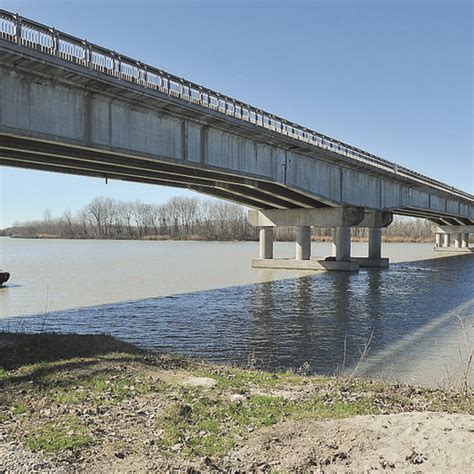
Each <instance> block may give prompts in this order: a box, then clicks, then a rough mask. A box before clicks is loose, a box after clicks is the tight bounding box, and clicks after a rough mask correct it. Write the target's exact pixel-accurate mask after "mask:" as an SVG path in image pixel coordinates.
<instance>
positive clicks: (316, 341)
mask: <svg viewBox="0 0 474 474" xmlns="http://www.w3.org/2000/svg"><path fill="white" fill-rule="evenodd" d="M473 278H474V259H472V258H470V257H466V256H460V257H451V258H449V259H448V258H444V259H435V260H425V261H420V262H410V263H401V264H395V265H392V267H391V268H390V269H388V270H383V271H380V270H368V271H361V272H360V273H358V274H343V273H329V272H328V273H324V274H321V273H319V274H315V275H311V276H305V277H301V278H294V279H293V278H292V279H288V280H276V281H271V282H266V283H260V284H253V285H243V286H235V287H231V288H223V289H217V290H210V291H200V292H194V293H187V294H181V295H174V297H172V298H167V297H163V298H150V299H145V300H139V301H132V302H126V303H120V304H110V305H101V306H94V307H88V308H80V309H75V310H67V311H60V312H55V313H50V314H46V315H38V316H34V317H21V318H20V317H18V318H9V319H5V320H0V330H7V331H26V332H41V331H59V332H74V333H79V334H85V333H94V334H98V333H107V334H110V335H113V336H116V337H118V338H120V339H122V340H125V341H127V342H132V343H134V344H137V345H139V346H142V347H146V348H152V349H158V350H162V351H167V352H174V353H180V354H185V355H192V356H196V357H201V358H204V359H208V360H211V361H217V362H228V363H240V364H247V363H248V360H249V358H252V361H254V362H255V361H256V362H257V364H256V365H257V366H260V367H263V368H268V369H288V368H298V367H300V366H302V365H303V364H306V363H308V364H310V366H311V367H312V368H313V370H314V371H315V372H318V373H326V374H331V373H334V372H335V371H337V370H340V369H341V368H342V367H343V366H345V367H346V368H348V367H351V366H354V365H355V364H356V363H357V361H358V360H359V358H360V354H361V351H362V350H363V348H364V346H365V344H366V343H367V341H368V340H369V339H371V343H370V354H371V355H373V354H374V353H377V352H380V351H384V350H386V349H387V348H389V347H390V346H391V345H393V344H396V343H397V342H399V341H400V340H402V339H403V338H405V337H407V336H409V335H410V334H411V333H413V332H414V331H417V330H419V329H420V328H422V327H423V326H425V325H427V324H429V323H431V322H433V321H434V320H436V319H437V318H439V317H441V316H442V315H444V314H446V313H447V312H449V311H452V310H453V309H454V308H456V307H458V306H459V305H461V304H462V303H464V302H466V301H468V300H470V299H471V298H472V290H473V287H472V285H473V283H472V282H473Z"/></svg>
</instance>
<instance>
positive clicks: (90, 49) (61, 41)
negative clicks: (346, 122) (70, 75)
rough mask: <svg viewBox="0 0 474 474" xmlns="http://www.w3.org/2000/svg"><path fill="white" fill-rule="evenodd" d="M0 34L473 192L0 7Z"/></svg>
mask: <svg viewBox="0 0 474 474" xmlns="http://www.w3.org/2000/svg"><path fill="white" fill-rule="evenodd" d="M0 38H1V39H3V40H6V41H10V42H12V43H15V44H18V45H21V46H25V47H27V48H31V49H34V50H36V51H41V52H42V53H45V54H49V55H51V56H55V57H58V58H61V59H63V60H65V61H68V62H71V63H75V64H79V65H81V66H84V67H86V68H88V69H93V70H96V71H99V72H101V73H103V74H107V75H108V76H112V77H115V78H117V79H121V80H124V81H127V82H130V83H133V84H138V85H140V86H142V87H145V88H147V89H151V90H155V91H159V92H162V93H164V94H167V95H169V96H172V97H176V98H179V99H181V100H183V101H185V102H188V103H192V104H196V105H199V106H201V107H203V108H206V109H211V110H214V111H216V112H220V113H222V114H225V115H228V116H230V117H234V118H237V119H240V120H242V121H244V122H248V123H251V124H254V125H256V126H259V127H263V128H265V129H267V130H270V131H272V132H276V133H279V134H281V135H285V136H288V137H290V138H293V139H296V140H300V141H302V142H304V143H308V144H310V145H314V146H316V147H319V148H323V149H326V150H329V151H332V152H335V153H337V154H340V155H343V156H345V157H348V158H351V159H353V160H355V161H359V162H362V163H366V164H369V165H372V166H375V167H377V168H380V169H383V170H385V171H389V172H392V173H394V174H396V175H398V176H402V177H405V178H409V179H411V180H414V181H416V182H418V183H420V184H423V185H427V186H430V187H433V188H436V189H439V190H441V191H444V192H447V193H450V194H452V195H455V196H458V197H461V198H464V199H468V200H471V201H473V200H474V196H473V195H471V194H469V193H466V192H464V191H462V190H459V189H456V188H454V187H451V186H448V185H446V184H444V183H442V182H440V181H437V180H434V179H432V178H429V177H427V176H424V175H422V174H419V173H416V172H414V171H411V170H409V169H408V168H404V167H403V166H399V165H397V164H395V163H393V162H391V161H388V160H385V159H383V158H380V157H379V156H377V155H374V154H372V153H368V152H366V151H363V150H361V149H359V148H356V147H354V146H352V145H348V144H347V143H343V142H340V141H339V140H335V139H333V138H330V137H328V136H326V135H323V134H321V133H319V132H315V131H314V130H309V129H307V128H305V127H302V126H300V125H297V124H295V123H293V122H290V121H288V120H285V119H283V118H280V117H277V116H275V115H273V114H270V113H268V112H265V111H263V110H261V109H257V108H255V107H252V106H251V105H248V104H245V103H244V102H240V101H238V100H236V99H233V98H231V97H228V96H226V95H222V94H220V93H218V92H215V91H213V90H211V89H207V88H205V87H203V86H201V85H199V84H195V83H193V82H190V81H188V80H186V79H183V78H179V77H177V76H174V75H172V74H170V73H168V72H166V71H163V70H162V69H157V68H154V67H152V66H149V65H147V64H143V63H142V62H140V61H136V60H135V59H132V58H129V57H126V56H123V55H120V54H117V53H115V52H113V51H110V50H108V49H106V48H103V47H101V46H98V45H95V44H92V43H89V42H88V41H86V40H81V39H79V38H76V37H74V36H71V35H68V34H66V33H63V32H61V31H58V30H56V29H54V28H50V27H48V26H46V25H42V24H40V23H37V22H35V21H33V20H29V19H27V18H23V17H21V16H19V15H15V14H13V13H10V12H8V11H6V10H0Z"/></svg>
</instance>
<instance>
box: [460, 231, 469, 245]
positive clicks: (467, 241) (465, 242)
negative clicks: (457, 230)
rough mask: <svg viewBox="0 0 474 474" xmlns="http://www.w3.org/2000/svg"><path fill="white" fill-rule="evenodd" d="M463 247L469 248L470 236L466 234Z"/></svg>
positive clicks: (462, 243) (462, 241) (463, 238)
mask: <svg viewBox="0 0 474 474" xmlns="http://www.w3.org/2000/svg"><path fill="white" fill-rule="evenodd" d="M461 247H463V248H468V247H469V234H468V233H466V232H464V233H463V234H462V240H461Z"/></svg>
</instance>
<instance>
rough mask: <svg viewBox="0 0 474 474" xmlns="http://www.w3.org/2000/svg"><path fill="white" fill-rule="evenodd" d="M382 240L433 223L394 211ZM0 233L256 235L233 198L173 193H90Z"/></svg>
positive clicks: (289, 231) (428, 228)
mask: <svg viewBox="0 0 474 474" xmlns="http://www.w3.org/2000/svg"><path fill="white" fill-rule="evenodd" d="M352 232H353V237H354V239H355V240H364V239H365V238H366V237H367V229H364V228H354V229H353V231H352ZM384 234H385V237H386V240H395V241H396V240H400V241H431V240H432V239H433V231H432V225H431V223H430V222H429V221H426V220H424V219H410V218H401V217H396V218H395V220H394V222H393V223H392V225H390V226H389V227H388V228H387V229H385V230H384ZM0 235H6V236H11V237H24V238H47V237H50V238H64V239H156V240H166V239H175V240H257V239H258V229H256V228H254V227H252V226H251V225H250V224H249V222H248V220H247V209H246V208H244V207H243V206H239V205H237V204H232V203H228V202H225V201H217V200H214V199H201V198H197V197H182V196H178V197H173V198H171V199H169V200H168V201H166V202H165V203H163V204H148V203H144V202H141V201H134V202H131V201H120V200H117V199H111V198H106V197H97V198H94V199H92V200H91V201H90V202H89V203H88V204H86V205H85V206H84V207H83V208H82V209H80V210H79V211H77V212H75V213H73V212H71V211H65V212H64V213H63V214H62V215H61V216H57V217H54V216H53V215H52V213H51V211H49V210H46V211H45V212H44V215H43V218H42V219H38V220H33V221H25V222H15V224H14V225H13V226H12V227H9V228H7V229H3V230H2V231H0ZM276 238H277V239H278V240H294V238H295V233H294V229H293V228H291V227H281V228H278V229H277V233H276ZM313 238H314V239H315V240H329V239H330V238H331V229H313Z"/></svg>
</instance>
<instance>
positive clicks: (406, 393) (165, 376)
mask: <svg viewBox="0 0 474 474" xmlns="http://www.w3.org/2000/svg"><path fill="white" fill-rule="evenodd" d="M0 343H1V344H0V473H32V472H54V473H71V472H75V473H76V472H77V473H91V472H100V473H102V472H104V473H112V472H117V473H142V472H189V473H191V472H192V473H194V472H234V473H240V472H362V471H369V470H379V471H390V472H429V473H432V472H449V473H470V472H472V466H473V465H474V449H473V446H474V395H473V393H472V392H471V391H469V392H459V391H451V392H449V391H442V390H435V389H424V388H420V387H413V386H409V385H405V384H387V383H384V382H381V381H368V380H359V379H343V378H334V377H311V376H304V375H296V374H294V373H277V374H276V373H269V372H264V371H255V370H245V369H242V368H230V367H224V366H216V365H211V364H205V363H202V362H199V361H194V360H186V359H182V358H178V357H173V356H168V355H165V354H161V355H159V354H146V353H143V352H142V351H140V350H138V349H136V348H134V347H133V346H130V345H126V344H124V343H121V342H120V341H115V340H113V339H112V338H109V337H106V336H75V335H63V336H59V335H47V334H43V335H36V336H27V335H14V336H10V335H5V334H3V335H2V334H0Z"/></svg>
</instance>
